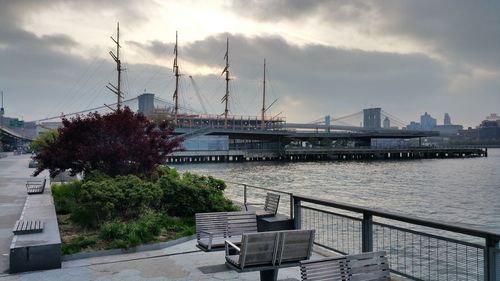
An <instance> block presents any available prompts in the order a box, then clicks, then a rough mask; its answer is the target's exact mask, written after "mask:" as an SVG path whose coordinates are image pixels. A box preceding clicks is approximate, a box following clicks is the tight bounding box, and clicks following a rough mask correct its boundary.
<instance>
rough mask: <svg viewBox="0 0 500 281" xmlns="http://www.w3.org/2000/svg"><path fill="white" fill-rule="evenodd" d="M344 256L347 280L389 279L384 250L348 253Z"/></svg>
mask: <svg viewBox="0 0 500 281" xmlns="http://www.w3.org/2000/svg"><path fill="white" fill-rule="evenodd" d="M345 258H346V267H347V271H348V274H349V279H348V280H351V281H367V280H377V281H378V280H381V281H382V280H391V275H390V271H389V262H388V260H387V257H386V253H385V251H380V252H370V253H361V254H356V255H349V256H346V257H345Z"/></svg>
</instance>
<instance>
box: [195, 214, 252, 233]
mask: <svg viewBox="0 0 500 281" xmlns="http://www.w3.org/2000/svg"><path fill="white" fill-rule="evenodd" d="M195 221H196V238H197V239H200V238H201V237H203V236H204V235H203V233H202V232H201V231H208V232H211V233H213V234H214V236H215V237H229V236H236V235H241V234H243V233H247V232H257V217H256V216H255V212H250V211H242V212H213V213H197V214H195Z"/></svg>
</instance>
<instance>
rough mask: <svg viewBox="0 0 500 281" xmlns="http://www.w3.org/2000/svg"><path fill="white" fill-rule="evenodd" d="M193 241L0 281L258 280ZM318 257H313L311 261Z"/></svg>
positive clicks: (285, 275) (293, 275)
mask: <svg viewBox="0 0 500 281" xmlns="http://www.w3.org/2000/svg"><path fill="white" fill-rule="evenodd" d="M195 245H196V239H192V240H189V241H187V242H184V243H181V244H178V245H174V246H171V247H168V248H165V249H161V250H155V251H144V252H137V253H132V254H121V255H112V256H102V257H93V258H85V259H78V260H73V261H66V262H63V264H62V268H60V269H53V270H46V271H37V272H26V273H22V274H16V275H3V276H2V275H0V281H14V280H22V281H39V280H47V281H48V280H50V281H58V280H61V281H63V280H71V281H84V280H86V281H88V280H117V281H118V280H128V281H132V280H155V281H159V280H176V281H196V280H209V281H215V280H243V281H245V280H247V281H250V280H259V279H260V277H259V272H258V271H256V272H246V273H237V272H236V271H234V270H232V269H230V268H228V267H227V266H226V265H225V264H224V262H225V259H224V251H218V252H210V253H205V252H202V251H200V250H198V248H196V246H195ZM320 257H322V256H321V255H319V254H318V253H313V257H312V258H315V259H316V258H320ZM278 280H287V281H292V280H300V272H299V267H291V268H284V269H280V270H279V274H278Z"/></svg>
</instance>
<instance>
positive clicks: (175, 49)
mask: <svg viewBox="0 0 500 281" xmlns="http://www.w3.org/2000/svg"><path fill="white" fill-rule="evenodd" d="M174 54H175V58H174V73H175V92H174V101H175V108H174V124H177V114H178V113H179V76H180V74H179V65H178V64H177V54H178V49H177V31H176V32H175V48H174Z"/></svg>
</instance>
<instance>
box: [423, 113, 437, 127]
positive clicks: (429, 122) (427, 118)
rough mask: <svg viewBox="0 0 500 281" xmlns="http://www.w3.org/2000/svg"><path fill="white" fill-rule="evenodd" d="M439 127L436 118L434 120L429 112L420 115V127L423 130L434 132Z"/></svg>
mask: <svg viewBox="0 0 500 281" xmlns="http://www.w3.org/2000/svg"><path fill="white" fill-rule="evenodd" d="M436 125H437V120H436V118H432V116H431V115H430V114H428V113H427V112H426V113H424V115H420V126H421V128H422V130H432V129H434V127H436Z"/></svg>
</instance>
